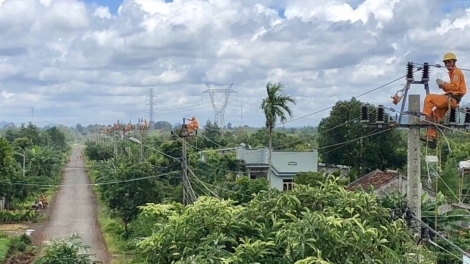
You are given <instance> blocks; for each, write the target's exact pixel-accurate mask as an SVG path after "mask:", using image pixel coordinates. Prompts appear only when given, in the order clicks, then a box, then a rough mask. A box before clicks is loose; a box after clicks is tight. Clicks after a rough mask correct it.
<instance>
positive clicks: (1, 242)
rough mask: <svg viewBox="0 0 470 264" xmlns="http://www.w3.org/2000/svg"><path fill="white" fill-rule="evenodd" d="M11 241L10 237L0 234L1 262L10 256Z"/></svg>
mask: <svg viewBox="0 0 470 264" xmlns="http://www.w3.org/2000/svg"><path fill="white" fill-rule="evenodd" d="M9 242H10V239H8V237H6V236H3V235H1V234H0V263H2V262H3V261H5V259H6V257H7V256H8V244H9Z"/></svg>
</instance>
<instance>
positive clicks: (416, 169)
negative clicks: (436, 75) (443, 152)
mask: <svg viewBox="0 0 470 264" xmlns="http://www.w3.org/2000/svg"><path fill="white" fill-rule="evenodd" d="M413 67H414V66H413V63H412V62H408V65H407V74H406V80H407V83H406V85H405V87H404V88H403V89H402V90H401V91H399V92H402V95H401V96H399V95H398V94H399V93H398V92H397V94H396V95H395V96H394V97H392V98H393V101H394V104H395V105H397V104H398V103H400V101H401V100H402V99H403V101H402V105H401V111H400V116H399V117H396V118H395V120H392V119H391V120H389V122H388V123H386V122H385V120H384V107H383V106H381V105H379V107H378V108H377V121H376V122H375V123H370V122H369V112H368V106H367V105H363V106H362V108H361V123H363V124H364V126H365V127H376V128H393V127H406V128H408V189H407V197H408V207H409V208H410V210H411V211H412V212H413V213H414V218H413V220H412V223H411V224H412V226H411V227H412V229H413V233H414V234H418V235H420V234H421V227H422V223H421V192H422V184H421V142H420V130H421V128H424V129H426V128H430V127H435V126H436V125H434V124H432V123H430V122H426V121H421V120H420V117H421V106H420V102H421V98H420V96H419V95H416V94H412V95H409V98H408V100H409V102H408V111H404V105H405V102H406V100H407V95H408V90H409V89H410V86H411V85H412V84H421V85H424V89H425V91H426V94H429V83H428V82H429V64H428V63H424V64H423V67H419V68H418V69H417V70H413ZM420 70H422V78H421V81H415V80H414V77H413V73H414V72H415V71H420ZM458 111H461V110H458V109H451V110H450V111H449V113H447V117H446V122H445V125H444V126H445V127H446V128H450V129H454V130H455V129H470V108H469V107H467V108H466V109H465V111H464V113H465V120H464V122H463V124H460V123H459V122H458V120H457V113H458ZM404 114H406V115H407V116H408V122H407V123H406V124H402V123H401V120H402V116H403V115H404ZM396 120H398V123H397V122H396ZM440 130H442V129H440ZM427 144H428V145H427V147H429V148H431V149H434V148H436V147H437V143H436V142H434V143H427ZM431 158H432V159H433V160H437V159H438V157H436V156H427V157H426V160H428V159H431ZM436 180H437V179H436Z"/></svg>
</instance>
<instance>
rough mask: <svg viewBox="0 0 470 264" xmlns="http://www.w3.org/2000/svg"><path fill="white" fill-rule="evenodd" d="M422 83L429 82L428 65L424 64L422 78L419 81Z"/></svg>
mask: <svg viewBox="0 0 470 264" xmlns="http://www.w3.org/2000/svg"><path fill="white" fill-rule="evenodd" d="M421 80H422V81H423V82H427V81H429V63H427V62H425V63H424V66H423V78H422V79H421Z"/></svg>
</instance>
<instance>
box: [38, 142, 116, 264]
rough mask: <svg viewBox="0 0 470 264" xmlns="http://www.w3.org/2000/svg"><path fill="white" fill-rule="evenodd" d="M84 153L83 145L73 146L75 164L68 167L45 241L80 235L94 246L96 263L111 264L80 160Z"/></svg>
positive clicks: (45, 234) (92, 195)
mask: <svg viewBox="0 0 470 264" xmlns="http://www.w3.org/2000/svg"><path fill="white" fill-rule="evenodd" d="M81 151H82V148H81V146H73V149H72V156H71V161H70V162H69V163H68V165H67V167H66V168H65V172H64V178H63V181H62V186H61V187H60V189H59V192H58V193H57V195H56V198H55V202H54V204H53V205H52V208H51V209H52V212H51V215H50V221H49V223H48V225H47V227H46V229H45V232H44V239H45V240H49V239H51V238H63V237H66V236H69V235H71V234H73V233H77V234H79V235H80V237H81V241H82V242H83V243H84V244H86V245H89V246H91V251H89V252H88V253H92V254H96V255H95V256H94V257H93V260H97V261H102V262H103V263H109V260H108V254H107V251H106V246H105V244H104V240H103V236H102V235H101V232H100V229H99V225H98V220H97V206H96V202H95V197H94V194H93V191H92V189H91V186H89V185H88V183H89V180H88V176H87V174H86V171H85V163H84V162H83V160H82V159H81V158H80V155H81Z"/></svg>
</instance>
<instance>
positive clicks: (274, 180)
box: [236, 144, 318, 191]
mask: <svg viewBox="0 0 470 264" xmlns="http://www.w3.org/2000/svg"><path fill="white" fill-rule="evenodd" d="M236 154H237V159H240V160H243V161H244V162H245V164H246V167H247V169H248V175H249V177H250V178H251V179H256V178H264V179H267V176H268V170H269V166H268V160H269V148H266V147H265V148H256V149H252V148H246V147H245V145H244V144H242V145H240V146H238V147H237V149H236ZM317 171H318V151H317V150H314V151H308V152H300V151H295V152H294V151H273V152H272V170H271V171H270V172H269V173H270V176H271V187H272V188H277V189H278V190H281V191H282V190H289V189H292V187H293V184H294V176H295V175H296V174H297V173H298V172H317Z"/></svg>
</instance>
